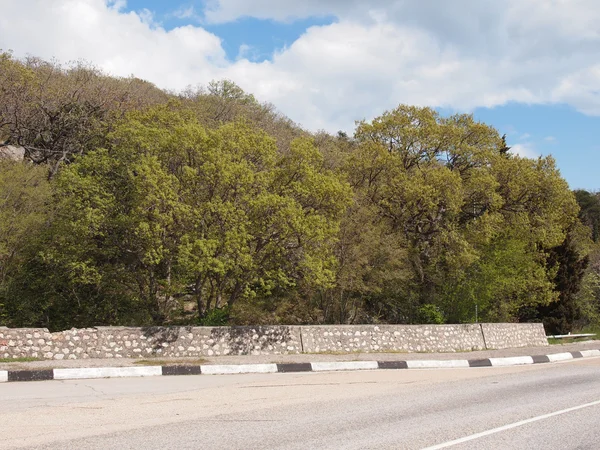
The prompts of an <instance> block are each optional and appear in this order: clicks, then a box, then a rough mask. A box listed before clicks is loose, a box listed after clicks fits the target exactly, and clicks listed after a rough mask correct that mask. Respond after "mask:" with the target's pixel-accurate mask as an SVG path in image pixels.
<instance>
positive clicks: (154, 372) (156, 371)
mask: <svg viewBox="0 0 600 450" xmlns="http://www.w3.org/2000/svg"><path fill="white" fill-rule="evenodd" d="M160 375H162V367H161V366H146V367H89V368H80V369H54V379H55V380H80V379H90V378H124V377H154V376H160Z"/></svg>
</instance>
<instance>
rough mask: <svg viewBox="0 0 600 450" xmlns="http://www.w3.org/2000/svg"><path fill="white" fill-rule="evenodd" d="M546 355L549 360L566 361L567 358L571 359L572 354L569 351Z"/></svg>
mask: <svg viewBox="0 0 600 450" xmlns="http://www.w3.org/2000/svg"><path fill="white" fill-rule="evenodd" d="M546 356H548V359H549V360H550V362H556V361H568V360H569V359H573V355H571V353H569V352H565V353H553V354H552V355H546Z"/></svg>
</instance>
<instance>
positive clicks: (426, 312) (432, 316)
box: [418, 303, 445, 324]
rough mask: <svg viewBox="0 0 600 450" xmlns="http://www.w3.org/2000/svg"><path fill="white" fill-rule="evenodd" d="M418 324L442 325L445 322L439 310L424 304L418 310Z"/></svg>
mask: <svg viewBox="0 0 600 450" xmlns="http://www.w3.org/2000/svg"><path fill="white" fill-rule="evenodd" d="M418 321H419V323H430V324H442V323H444V322H445V320H444V314H443V313H442V311H440V309H439V308H438V307H437V306H435V305H432V304H429V303H428V304H426V305H423V306H421V307H420V308H419V310H418Z"/></svg>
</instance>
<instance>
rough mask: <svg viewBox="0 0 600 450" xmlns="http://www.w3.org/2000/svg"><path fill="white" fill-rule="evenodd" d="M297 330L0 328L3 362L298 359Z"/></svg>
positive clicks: (285, 328) (0, 348) (264, 328)
mask: <svg viewBox="0 0 600 450" xmlns="http://www.w3.org/2000/svg"><path fill="white" fill-rule="evenodd" d="M301 350H302V348H301V340H300V330H299V327H290V326H267V327H149V328H128V327H97V328H86V329H72V330H67V331H60V332H56V333H49V332H48V330H46V329H26V328H19V329H16V328H15V329H13V328H0V358H13V357H14V358H19V357H33V358H43V359H86V358H142V357H155V356H163V357H200V356H220V355H279V354H287V353H300V352H301Z"/></svg>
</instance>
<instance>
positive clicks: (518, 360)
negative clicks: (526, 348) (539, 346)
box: [489, 356, 533, 367]
mask: <svg viewBox="0 0 600 450" xmlns="http://www.w3.org/2000/svg"><path fill="white" fill-rule="evenodd" d="M489 359H490V362H491V363H492V367H501V366H520V365H522V364H533V358H532V357H531V356H512V357H507V358H489Z"/></svg>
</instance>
